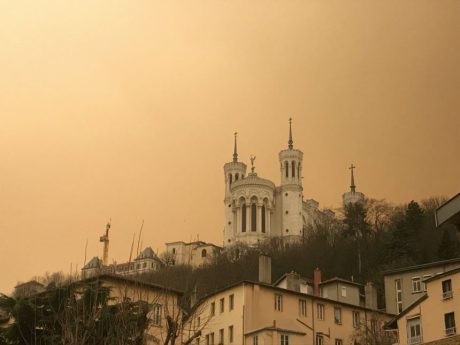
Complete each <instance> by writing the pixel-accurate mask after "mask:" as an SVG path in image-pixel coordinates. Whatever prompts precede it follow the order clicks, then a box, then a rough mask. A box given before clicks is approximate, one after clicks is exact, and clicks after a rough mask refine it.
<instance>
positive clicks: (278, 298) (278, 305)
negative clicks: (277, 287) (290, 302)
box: [275, 294, 283, 311]
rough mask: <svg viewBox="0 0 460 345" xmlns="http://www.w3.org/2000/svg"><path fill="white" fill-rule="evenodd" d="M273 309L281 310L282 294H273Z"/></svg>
mask: <svg viewBox="0 0 460 345" xmlns="http://www.w3.org/2000/svg"><path fill="white" fill-rule="evenodd" d="M275 310H277V311H283V296H282V295H279V294H275Z"/></svg>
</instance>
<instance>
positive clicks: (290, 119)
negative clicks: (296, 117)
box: [288, 117, 294, 150]
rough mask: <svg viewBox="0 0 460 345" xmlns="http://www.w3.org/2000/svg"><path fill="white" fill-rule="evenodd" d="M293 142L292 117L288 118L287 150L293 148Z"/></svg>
mask: <svg viewBox="0 0 460 345" xmlns="http://www.w3.org/2000/svg"><path fill="white" fill-rule="evenodd" d="M293 144H294V142H293V141H292V117H290V118H289V141H288V147H289V150H292V149H293V147H294V145H293Z"/></svg>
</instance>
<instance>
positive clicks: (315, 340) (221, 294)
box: [186, 260, 392, 345]
mask: <svg viewBox="0 0 460 345" xmlns="http://www.w3.org/2000/svg"><path fill="white" fill-rule="evenodd" d="M267 262H268V263H269V260H266V261H265V263H263V262H262V265H266V264H267ZM259 273H260V277H259V280H260V282H251V281H242V282H239V283H237V284H234V285H231V286H229V287H227V288H224V289H222V290H219V291H216V292H215V293H213V294H211V295H208V296H206V297H205V298H203V299H202V300H201V301H200V302H199V303H198V304H197V309H198V310H199V313H198V314H194V313H192V315H191V320H193V321H190V323H191V324H195V325H196V324H200V325H201V327H202V328H201V332H202V334H201V336H200V337H199V338H198V339H196V340H195V345H218V344H220V345H227V344H229V345H231V344H235V345H351V344H354V341H355V340H357V341H359V342H361V343H364V342H366V341H368V339H370V338H372V337H382V336H383V335H384V334H385V332H384V331H383V325H384V323H385V322H387V321H388V320H390V319H391V317H392V315H388V314H386V313H382V312H379V311H377V310H372V309H369V308H366V307H362V306H359V305H352V304H349V303H344V302H340V301H334V300H330V299H327V298H322V297H319V296H315V295H312V294H308V293H302V292H297V291H292V290H288V289H284V288H280V287H276V286H273V285H271V284H270V283H269V279H268V278H269V274H270V269H269V268H267V267H265V268H264V267H261V268H259ZM186 336H188V334H186Z"/></svg>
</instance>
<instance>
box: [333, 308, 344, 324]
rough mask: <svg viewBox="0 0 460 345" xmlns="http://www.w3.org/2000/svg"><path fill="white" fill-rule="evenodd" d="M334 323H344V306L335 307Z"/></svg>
mask: <svg viewBox="0 0 460 345" xmlns="http://www.w3.org/2000/svg"><path fill="white" fill-rule="evenodd" d="M334 323H335V324H336V325H341V324H342V308H340V307H334Z"/></svg>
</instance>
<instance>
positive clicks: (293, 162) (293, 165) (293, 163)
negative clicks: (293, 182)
mask: <svg viewBox="0 0 460 345" xmlns="http://www.w3.org/2000/svg"><path fill="white" fill-rule="evenodd" d="M291 164H292V177H295V161H292V163H291Z"/></svg>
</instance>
